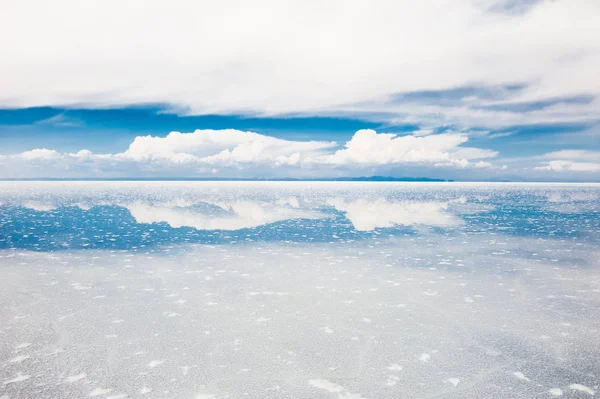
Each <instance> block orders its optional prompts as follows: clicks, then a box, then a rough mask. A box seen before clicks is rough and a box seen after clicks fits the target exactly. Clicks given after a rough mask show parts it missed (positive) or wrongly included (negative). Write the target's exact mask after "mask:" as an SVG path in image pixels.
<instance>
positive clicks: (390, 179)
mask: <svg viewBox="0 0 600 399" xmlns="http://www.w3.org/2000/svg"><path fill="white" fill-rule="evenodd" d="M1 180H4V181H6V180H9V181H19V180H24V181H124V180H125V181H359V182H361V181H363V182H367V181H375V182H398V181H406V182H449V181H453V180H443V179H431V178H429V177H390V176H364V177H325V178H308V179H299V178H291V177H289V178H285V177H283V178H236V177H221V178H219V177H114V178H86V177H78V178H55V177H39V178H26V179H0V181H1Z"/></svg>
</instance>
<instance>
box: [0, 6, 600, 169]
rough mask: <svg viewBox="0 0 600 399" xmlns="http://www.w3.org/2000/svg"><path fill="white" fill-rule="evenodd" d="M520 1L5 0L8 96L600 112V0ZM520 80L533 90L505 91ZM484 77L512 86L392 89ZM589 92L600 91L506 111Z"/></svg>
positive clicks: (431, 120)
mask: <svg viewBox="0 0 600 399" xmlns="http://www.w3.org/2000/svg"><path fill="white" fill-rule="evenodd" d="M514 3H515V2H514V1H512V0H510V1H509V0H506V1H497V0H466V1H454V0H429V1H418V2H415V1H411V0H375V1H366V0H344V1H341V0H331V1H320V2H314V1H301V0H296V1H285V2H281V1H274V0H257V1H252V2H239V1H236V0H223V1H219V2H198V1H192V0H175V1H172V2H169V3H168V4H167V3H165V2H164V1H159V0H147V1H143V2H127V3H126V4H124V3H123V2H122V1H120V0H105V1H101V2H92V3H90V2H81V1H79V0H60V1H55V2H40V1H34V0H21V1H3V2H2V4H1V5H0V36H2V37H10V38H13V40H4V41H2V42H1V43H0V53H1V54H2V57H3V60H7V61H6V62H2V63H0V76H10V79H2V80H1V81H0V104H1V105H3V106H5V107H25V106H41V105H56V106H61V105H73V104H83V105H87V106H91V107H98V106H100V107H104V106H119V105H126V104H148V103H152V104H169V105H170V106H171V107H172V108H173V109H178V110H181V111H182V112H189V113H194V114H206V113H221V114H227V113H241V114H287V113H302V114H323V113H325V114H339V113H346V112H347V113H356V112H368V113H377V115H379V116H377V117H382V116H381V115H384V114H382V113H381V112H385V113H388V114H386V116H385V117H383V118H384V119H389V120H397V121H406V122H410V121H411V120H417V121H418V122H421V121H423V123H425V124H432V125H443V124H448V123H458V124H463V125H479V126H507V125H514V124H523V123H536V122H543V123H552V122H575V121H592V120H598V119H599V115H600V103H599V101H598V100H597V97H598V96H599V94H600V80H599V79H597V71H598V70H600V41H598V40H597V38H598V37H599V36H600V3H599V2H597V1H590V0H559V1H549V0H540V1H535V2H527V5H526V6H523V7H514ZM32 9H33V10H35V12H32ZM267 11H268V12H267ZM566 15H568V16H569V17H568V18H565V16H566ZM515 83H517V84H522V85H523V86H522V89H520V90H513V91H511V90H503V89H502V87H504V86H505V85H507V84H515ZM473 86H477V87H487V88H496V89H494V90H493V91H494V93H492V94H493V95H490V94H489V93H488V95H482V94H481V93H467V94H465V95H464V96H459V97H456V98H454V99H453V101H451V102H450V103H447V104H441V103H440V101H439V99H437V98H434V99H433V101H429V102H428V101H423V102H421V103H416V102H414V101H410V102H409V103H403V102H402V101H400V102H394V101H389V99H390V96H391V95H393V94H395V93H406V92H415V91H423V90H434V91H435V90H442V89H450V88H460V87H473ZM581 95H589V96H591V100H590V102H588V103H572V102H568V101H556V102H555V103H553V104H552V105H550V106H546V107H543V109H536V110H532V111H531V112H520V111H515V110H510V109H502V107H503V106H506V105H514V104H519V103H523V102H535V101H544V100H549V99H562V98H569V97H573V96H581ZM489 106H500V108H495V109H494V108H489ZM486 107H488V108H486ZM373 117H375V116H373ZM288 157H289V155H288ZM294 160H295V158H294V159H291V160H289V159H287V158H286V159H282V161H285V162H294Z"/></svg>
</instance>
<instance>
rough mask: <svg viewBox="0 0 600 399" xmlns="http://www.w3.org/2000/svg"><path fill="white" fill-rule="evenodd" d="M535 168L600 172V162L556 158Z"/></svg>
mask: <svg viewBox="0 0 600 399" xmlns="http://www.w3.org/2000/svg"><path fill="white" fill-rule="evenodd" d="M535 169H536V170H547V171H553V172H600V163H592V162H574V161H567V160H556V161H550V162H548V163H547V164H545V165H543V166H536V167H535Z"/></svg>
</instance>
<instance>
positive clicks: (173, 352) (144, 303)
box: [0, 182, 600, 399]
mask: <svg viewBox="0 0 600 399" xmlns="http://www.w3.org/2000/svg"><path fill="white" fill-rule="evenodd" d="M0 202H1V204H2V205H1V206H0V276H1V287H2V289H1V290H0V305H1V306H0V320H1V324H0V397H2V398H3V399H4V398H32V397H35V398H42V397H52V398H55V397H65V398H81V397H99V398H109V397H113V398H117V397H125V395H126V396H127V397H148V398H152V397H154V398H170V397H173V398H205V399H206V398H238V397H256V398H299V397H301V398H307V397H311V398H312V397H314V398H344V399H350V398H429V397H444V398H484V397H485V398H531V397H558V396H563V397H569V398H579V397H580V398H587V397H594V395H597V392H598V390H599V387H598V385H599V380H600V340H598V338H597V337H598V336H599V335H600V331H599V330H600V321H599V320H600V319H599V317H598V315H599V314H600V261H599V259H600V186H597V185H540V184H536V185H515V184H497V185H482V184H404V183H400V184H397V183H381V184H375V183H330V182H329V183H327V184H322V183H316V184H313V183H237V182H236V183H234V182H227V183H215V182H201V183H196V182H101V183H99V182H42V183H40V182H3V183H0Z"/></svg>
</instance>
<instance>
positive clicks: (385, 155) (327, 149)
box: [1, 129, 496, 177]
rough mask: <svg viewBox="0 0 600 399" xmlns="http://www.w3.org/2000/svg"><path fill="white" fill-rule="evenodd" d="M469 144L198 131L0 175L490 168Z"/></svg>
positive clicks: (460, 139) (457, 138) (444, 139)
mask: <svg viewBox="0 0 600 399" xmlns="http://www.w3.org/2000/svg"><path fill="white" fill-rule="evenodd" d="M467 141H468V137H467V135H466V134H457V133H442V134H431V135H428V136H423V137H415V136H412V135H407V136H398V135H396V134H390V133H376V132H375V131H374V130H359V131H357V132H356V134H355V135H354V136H353V137H352V139H351V140H350V141H348V142H347V143H346V145H345V147H344V148H342V149H338V150H337V151H336V149H337V148H339V145H338V144H337V143H335V142H325V141H292V140H284V139H279V138H275V137H271V136H266V135H262V134H258V133H254V132H244V131H239V130H233V129H228V130H196V131H194V132H192V133H179V132H171V133H170V134H169V135H167V136H166V137H152V136H144V137H136V138H135V139H134V140H133V142H132V143H131V144H130V146H129V148H128V149H127V150H126V151H124V152H121V153H117V154H95V153H93V152H91V151H89V150H81V151H78V152H75V153H58V152H57V151H54V150H48V149H35V150H31V151H26V152H24V153H21V154H14V155H8V156H6V157H5V158H4V160H3V161H2V162H3V163H5V165H6V167H3V168H2V173H3V174H2V175H1V176H2V177H40V176H46V177H47V176H53V177H64V176H69V177H73V176H80V177H90V176H94V177H111V176H127V177H136V176H178V177H182V176H222V177H270V176H272V175H273V174H274V173H279V174H281V175H282V176H286V177H307V176H311V177H319V176H322V177H323V176H326V177H331V176H337V175H352V174H361V175H364V174H365V173H367V174H373V173H376V172H378V171H379V170H383V169H382V168H385V170H386V171H389V170H393V169H394V168H395V167H398V166H401V165H420V166H428V167H431V168H435V167H438V168H444V167H451V168H456V167H461V168H463V167H474V168H492V167H493V165H492V164H490V163H489V162H484V161H481V160H480V159H482V158H490V157H494V156H496V152H495V151H490V150H486V149H480V148H472V147H461V144H463V143H465V142H467ZM364 170H366V171H367V172H364Z"/></svg>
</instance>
